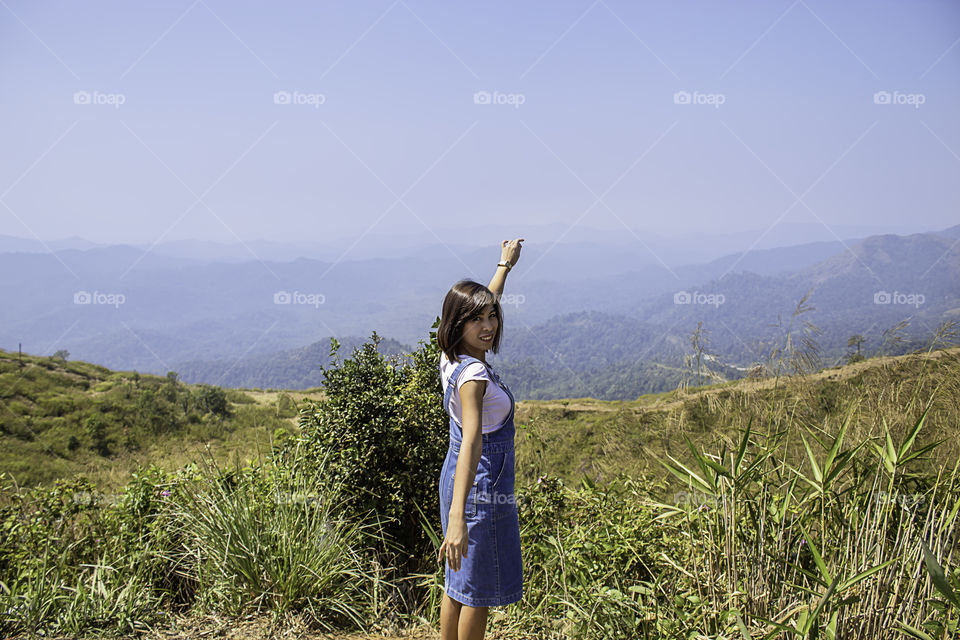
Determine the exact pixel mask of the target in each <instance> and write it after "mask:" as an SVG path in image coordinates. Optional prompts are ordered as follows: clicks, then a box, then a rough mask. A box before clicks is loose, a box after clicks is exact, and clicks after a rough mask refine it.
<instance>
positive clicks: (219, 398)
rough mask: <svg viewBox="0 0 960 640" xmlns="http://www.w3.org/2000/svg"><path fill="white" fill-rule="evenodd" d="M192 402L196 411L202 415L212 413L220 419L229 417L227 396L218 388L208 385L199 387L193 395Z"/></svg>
mask: <svg viewBox="0 0 960 640" xmlns="http://www.w3.org/2000/svg"><path fill="white" fill-rule="evenodd" d="M194 402H195V405H196V407H197V409H199V410H200V411H201V412H203V413H212V414H213V415H215V416H218V417H221V418H225V417H227V416H228V415H230V408H229V407H228V406H227V394H226V393H225V392H224V391H223V389H221V388H220V387H215V386H213V385H209V384H202V385H200V388H199V389H198V390H197V391H196V393H195V399H194Z"/></svg>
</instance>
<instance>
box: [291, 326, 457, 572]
mask: <svg viewBox="0 0 960 640" xmlns="http://www.w3.org/2000/svg"><path fill="white" fill-rule="evenodd" d="M380 339H381V338H380V337H379V336H378V335H377V333H376V332H375V331H374V332H373V336H372V342H367V343H365V344H364V345H362V346H361V347H359V348H357V349H355V350H354V353H353V357H352V358H348V359H346V360H344V361H343V362H339V359H337V360H336V361H335V362H334V366H333V367H331V368H327V369H324V371H323V376H324V389H325V393H326V398H325V399H323V400H321V401H318V402H315V403H313V404H312V408H310V409H309V410H305V411H304V412H303V414H302V415H301V418H300V429H301V434H300V436H299V437H297V438H296V439H292V440H291V442H289V443H288V446H287V449H288V450H290V449H291V448H295V447H296V446H298V444H299V445H300V446H304V447H305V448H306V449H307V451H308V452H309V455H311V456H312V457H313V458H320V457H323V456H324V455H325V453H326V452H331V454H332V455H331V459H330V462H329V471H328V473H329V474H330V477H331V480H332V481H334V482H337V483H342V484H343V486H344V487H345V490H346V492H347V495H348V496H349V497H348V502H347V508H349V509H351V510H352V512H353V513H355V514H363V513H367V512H370V511H373V512H374V513H377V514H379V515H380V516H381V517H382V518H383V519H384V521H385V525H384V531H385V533H386V535H387V536H388V537H389V538H390V539H391V540H392V541H394V542H395V543H396V551H397V553H398V555H397V558H396V562H397V563H398V566H399V567H400V568H401V570H402V571H410V570H417V569H423V568H425V566H424V562H425V561H426V560H427V559H429V549H430V543H429V540H428V537H427V535H426V534H425V532H424V530H423V528H422V527H421V526H420V519H419V517H418V515H417V510H416V509H415V508H414V505H417V506H419V507H420V508H421V509H423V510H424V511H425V512H427V513H431V514H438V515H437V517H438V518H439V509H440V505H439V495H438V492H437V487H436V484H435V483H434V482H433V481H431V478H433V477H434V476H435V474H436V473H438V472H439V469H440V467H441V466H442V464H443V459H444V457H445V455H446V450H447V446H448V440H449V436H448V431H447V416H446V413H445V412H444V411H443V408H442V407H441V404H442V402H441V401H440V397H441V384H440V376H439V370H438V363H439V354H440V351H439V347H438V346H437V343H436V334H435V333H434V332H431V340H430V342H429V343H424V342H423V341H421V343H420V344H421V347H420V349H419V350H418V351H416V352H415V353H413V354H412V355H411V356H410V361H409V362H408V363H406V364H405V365H404V366H401V365H399V364H398V363H397V362H389V361H388V360H387V359H386V358H385V357H384V356H383V355H381V354H380V353H379V352H378V351H377V344H378V343H379V341H380ZM338 348H339V343H338V342H337V341H336V340H335V339H331V356H333V355H335V354H336V352H337V349H338ZM384 551H386V552H388V553H389V552H390V551H391V550H388V549H385V550H384ZM431 568H432V567H431Z"/></svg>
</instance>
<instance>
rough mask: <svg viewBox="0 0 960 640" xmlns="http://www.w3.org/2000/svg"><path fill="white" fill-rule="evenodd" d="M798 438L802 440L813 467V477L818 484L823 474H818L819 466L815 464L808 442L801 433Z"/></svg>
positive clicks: (821, 480)
mask: <svg viewBox="0 0 960 640" xmlns="http://www.w3.org/2000/svg"><path fill="white" fill-rule="evenodd" d="M800 439H801V440H803V448H804V449H806V450H807V458H809V459H810V466H811V467H812V468H813V477H814V478H816V480H817V483H818V484H820V483H822V482H823V476H822V475H821V474H820V467H818V466H817V461H816V460H815V459H814V457H813V451H811V450H810V444H809V443H808V442H807V439H806V437H804V435H803V434H802V433H801V434H800Z"/></svg>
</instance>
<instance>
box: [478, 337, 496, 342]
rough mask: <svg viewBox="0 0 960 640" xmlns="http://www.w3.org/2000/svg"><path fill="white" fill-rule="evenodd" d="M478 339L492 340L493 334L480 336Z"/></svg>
mask: <svg viewBox="0 0 960 640" xmlns="http://www.w3.org/2000/svg"><path fill="white" fill-rule="evenodd" d="M480 339H481V340H483V341H484V342H490V341H491V340H493V336H480Z"/></svg>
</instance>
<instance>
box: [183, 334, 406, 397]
mask: <svg viewBox="0 0 960 640" xmlns="http://www.w3.org/2000/svg"><path fill="white" fill-rule="evenodd" d="M338 340H339V342H340V350H339V356H340V359H344V358H349V357H350V356H351V354H352V353H353V350H354V349H355V348H358V347H359V346H360V345H362V344H363V343H364V342H365V341H366V339H365V338H360V337H354V336H348V337H343V338H338ZM377 350H378V351H379V352H380V353H382V354H384V355H388V356H395V355H400V354H404V353H409V352H410V351H411V349H410V348H409V347H407V346H404V345H402V344H400V343H399V342H397V341H396V340H393V339H392V338H384V339H383V340H382V341H381V342H380V344H379V345H378V347H377ZM332 362H333V358H331V357H330V341H329V340H327V341H321V342H314V343H313V344H310V345H307V346H306V347H301V348H299V349H287V350H284V351H279V352H277V353H269V354H260V355H255V356H248V357H246V358H240V359H237V360H188V361H185V362H177V363H175V365H174V367H175V370H176V371H177V372H178V373H179V374H180V376H181V378H183V380H184V381H186V382H205V383H207V384H216V385H219V386H224V387H244V388H251V387H257V388H264V389H266V388H274V389H307V388H310V387H318V386H320V385H322V384H323V372H322V371H321V367H330V366H331V364H332Z"/></svg>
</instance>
